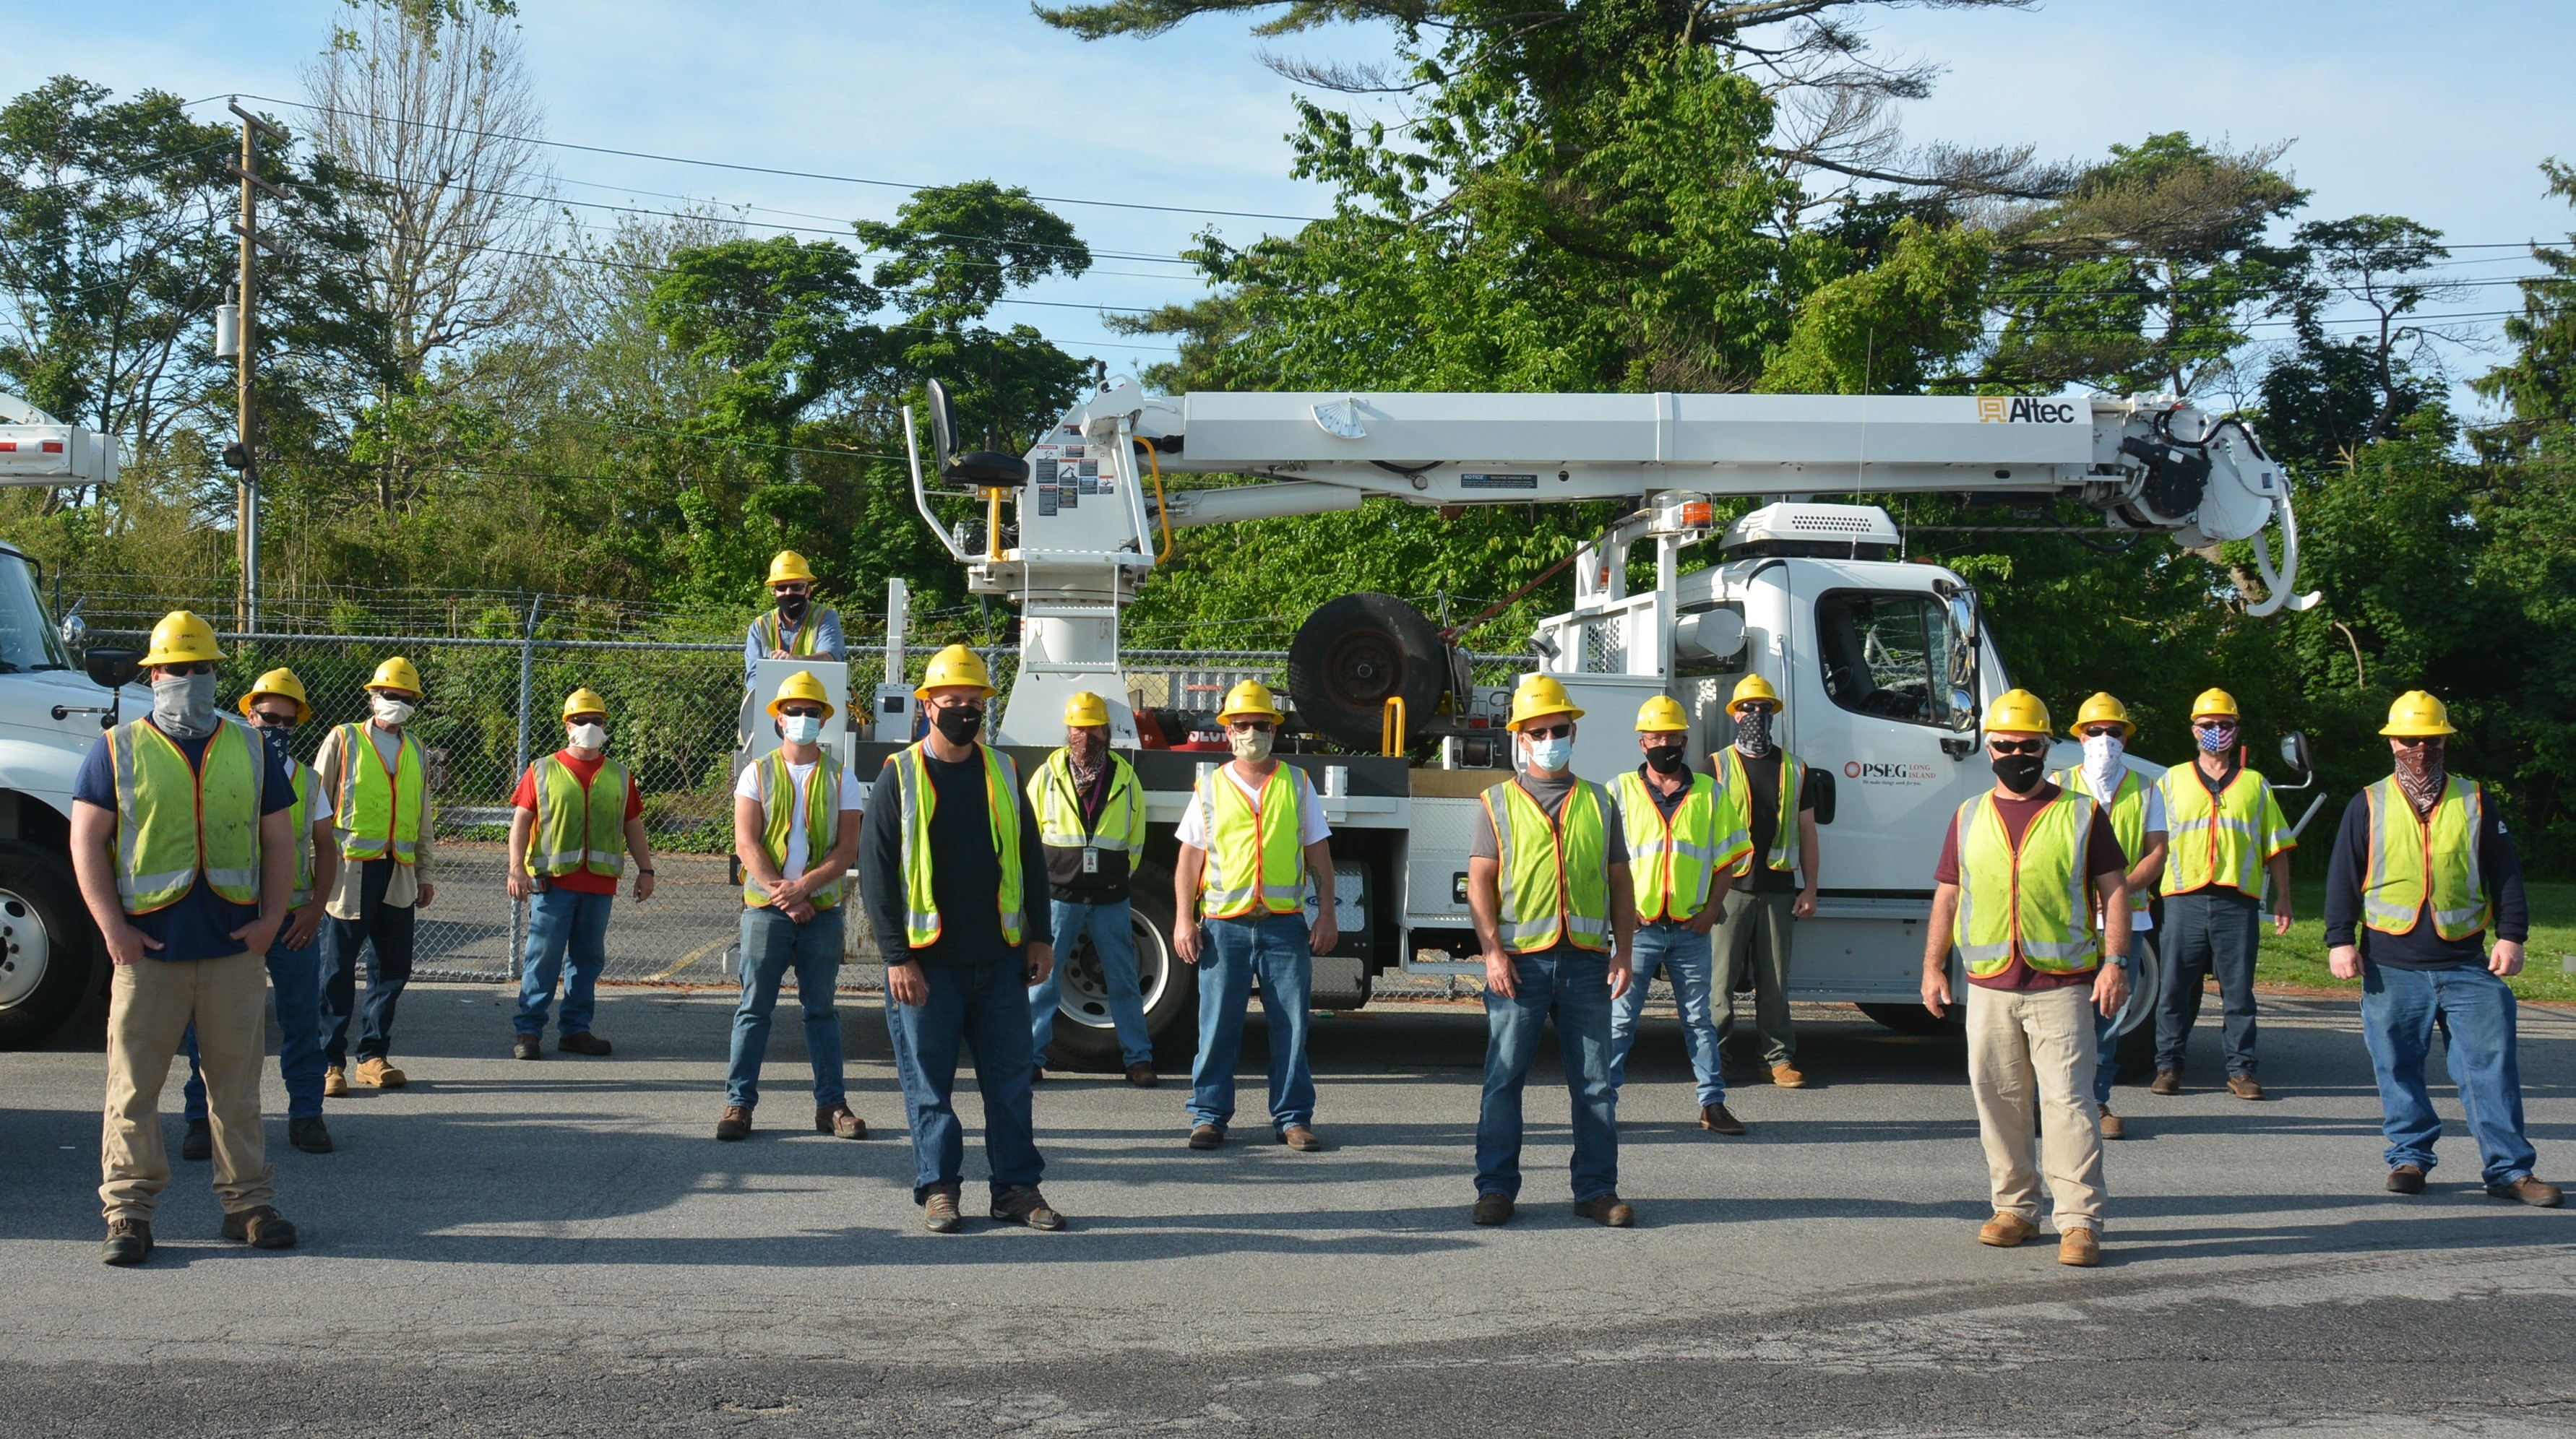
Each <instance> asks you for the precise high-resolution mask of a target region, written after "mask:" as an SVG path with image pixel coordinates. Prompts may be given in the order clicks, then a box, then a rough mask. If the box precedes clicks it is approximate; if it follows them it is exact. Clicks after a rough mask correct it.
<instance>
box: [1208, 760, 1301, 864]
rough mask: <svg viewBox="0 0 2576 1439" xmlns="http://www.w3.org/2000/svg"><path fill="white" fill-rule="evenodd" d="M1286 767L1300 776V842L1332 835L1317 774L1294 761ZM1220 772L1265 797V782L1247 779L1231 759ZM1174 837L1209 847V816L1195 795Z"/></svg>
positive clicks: (1251, 793)
mask: <svg viewBox="0 0 2576 1439" xmlns="http://www.w3.org/2000/svg"><path fill="white" fill-rule="evenodd" d="M1286 768H1287V770H1288V772H1289V773H1290V774H1293V775H1295V776H1297V813H1298V817H1299V818H1300V820H1301V821H1302V823H1301V824H1300V825H1299V826H1298V832H1297V843H1299V844H1301V845H1308V844H1313V843H1314V842H1315V841H1317V840H1319V839H1327V838H1330V837H1331V835H1332V833H1333V827H1332V826H1331V825H1329V824H1327V823H1325V822H1324V802H1323V801H1322V800H1320V799H1318V798H1316V796H1315V781H1314V778H1313V777H1312V776H1310V775H1308V774H1307V773H1306V772H1305V771H1304V770H1302V769H1299V768H1297V767H1296V766H1295V765H1293V764H1292V765H1289V766H1287V767H1286ZM1217 773H1219V774H1221V775H1224V776H1225V777H1226V778H1227V779H1230V780H1232V781H1234V787H1235V788H1236V789H1239V790H1241V791H1243V792H1244V794H1245V795H1246V796H1248V797H1250V798H1252V799H1256V800H1257V799H1259V798H1261V788H1262V787H1261V785H1257V784H1254V783H1253V782H1252V781H1250V780H1248V779H1245V778H1244V777H1243V775H1242V774H1241V773H1240V772H1239V771H1237V770H1236V769H1235V767H1234V764H1233V762H1232V761H1231V760H1229V761H1227V762H1226V763H1224V764H1221V765H1218V766H1217ZM1266 782H1267V781H1265V783H1266ZM1174 838H1177V839H1178V840H1180V842H1181V843H1183V844H1186V845H1188V846H1190V847H1191V848H1193V849H1205V848H1207V847H1208V827H1207V816H1206V814H1204V813H1202V812H1201V810H1200V808H1199V803H1198V800H1197V799H1196V798H1195V797H1193V798H1192V799H1191V801H1190V805H1189V808H1187V809H1185V810H1183V811H1181V827H1180V830H1179V832H1178V833H1177V834H1176V835H1175V836H1174Z"/></svg>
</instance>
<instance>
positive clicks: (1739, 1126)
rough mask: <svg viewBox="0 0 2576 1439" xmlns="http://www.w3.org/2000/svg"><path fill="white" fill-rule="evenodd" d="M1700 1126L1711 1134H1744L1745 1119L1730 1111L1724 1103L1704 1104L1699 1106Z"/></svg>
mask: <svg viewBox="0 0 2576 1439" xmlns="http://www.w3.org/2000/svg"><path fill="white" fill-rule="evenodd" d="M1699 1127H1700V1128H1702V1129H1705V1130H1707V1131H1708V1132H1709V1133H1711V1134H1742V1133H1743V1132H1744V1121H1743V1120H1741V1119H1738V1118H1736V1117H1735V1116H1734V1115H1733V1114H1730V1113H1728V1112H1727V1108H1726V1106H1725V1105H1723V1104H1703V1105H1701V1106H1700V1107H1699Z"/></svg>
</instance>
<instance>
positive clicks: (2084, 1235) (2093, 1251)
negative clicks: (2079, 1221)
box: [2057, 1229, 2102, 1269]
mask: <svg viewBox="0 0 2576 1439" xmlns="http://www.w3.org/2000/svg"><path fill="white" fill-rule="evenodd" d="M2057 1262H2058V1263H2060V1264H2065V1265H2070V1266H2072V1267H2074V1268H2077V1269H2090V1268H2092V1267H2093V1266H2095V1265H2097V1264H2100V1263H2101V1262H2102V1241H2101V1240H2100V1239H2099V1238H2097V1237H2096V1236H2095V1235H2094V1233H2093V1231H2092V1230H2090V1229H2066V1230H2060V1231H2059V1232H2058V1236H2057Z"/></svg>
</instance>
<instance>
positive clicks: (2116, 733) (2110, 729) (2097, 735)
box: [2084, 724, 2122, 739]
mask: <svg viewBox="0 0 2576 1439" xmlns="http://www.w3.org/2000/svg"><path fill="white" fill-rule="evenodd" d="M2121 733H2122V731H2121V729H2120V727H2119V726H2118V725H2115V724H2097V725H2088V726H2086V727H2085V730H2084V737H2085V738H2086V739H2105V738H2108V739H2118V738H2119V737H2120V735H2121Z"/></svg>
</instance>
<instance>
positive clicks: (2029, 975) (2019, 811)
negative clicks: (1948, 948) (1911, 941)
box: [1932, 784, 2129, 989]
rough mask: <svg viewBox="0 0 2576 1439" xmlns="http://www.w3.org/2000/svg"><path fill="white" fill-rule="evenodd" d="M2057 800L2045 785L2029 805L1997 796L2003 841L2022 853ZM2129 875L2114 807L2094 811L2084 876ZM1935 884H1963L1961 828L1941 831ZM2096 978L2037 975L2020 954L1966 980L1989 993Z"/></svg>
mask: <svg viewBox="0 0 2576 1439" xmlns="http://www.w3.org/2000/svg"><path fill="white" fill-rule="evenodd" d="M2058 794H2059V790H2058V787H2057V786H2056V785H2054V784H2042V785H2041V786H2040V787H2039V789H2038V790H2037V791H2036V792H2034V793H2033V794H2032V795H2031V797H2030V798H2028V799H2015V798H2013V797H2012V796H2010V795H2002V794H1999V795H1996V796H1994V801H1995V813H1996V814H1997V815H1998V816H2000V817H2001V818H2002V820H2003V822H2004V836H2005V837H2006V838H2007V839H2010V840H2011V841H2012V843H2013V845H2014V847H2015V848H2019V847H2020V845H2021V837H2022V836H2023V835H2025V834H2027V833H2029V832H2030V822H2031V821H2032V820H2034V819H2037V818H2038V817H2039V812H2040V811H2041V810H2043V809H2046V808H2048V805H2049V802H2050V801H2052V800H2054V799H2056V798H2057V796H2058ZM2128 869H2129V857H2128V856H2127V855H2125V854H2123V853H2121V851H2120V837H2119V836H2118V835H2116V834H2113V833H2112V832H2111V809H2110V806H2108V805H2098V804H2097V805H2095V806H2094V807H2093V832H2092V833H2091V834H2089V835H2087V836H2085V839H2084V873H2085V876H2086V877H2087V878H2099V877H2100V876H2102V875H2106V874H2125V873H2127V872H2128ZM1932 882H1933V883H1935V884H1957V883H1958V882H1959V826H1958V823H1957V822H1956V821H1955V820H1953V821H1952V822H1951V823H1950V824H1948V825H1946V826H1944V827H1943V828H1942V830H1941V862H1940V863H1939V864H1938V865H1935V866H1934V867H1933V870H1932ZM2087 922H2088V923H2089V922H2090V921H2089V919H2088V921H2087ZM2093 975H2094V971H2093V970H2091V969H2082V970H2077V971H2075V972H2074V973H2072V974H2052V973H2048V972H2046V971H2043V970H2037V969H2033V968H2031V967H2030V966H2029V965H2027V964H2024V963H2022V959H2021V954H2020V952H2019V951H2017V950H2016V951H2015V952H2014V954H2013V957H2012V958H2011V959H2008V960H2006V961H2004V967H2003V968H2002V969H1999V970H1997V971H1995V972H1994V973H1993V974H1988V975H1973V974H1972V975H1970V976H1968V983H1970V984H1974V985H1979V986H1981V987H1983V988H1986V989H2063V988H2065V987H2066V986H2068V985H2071V984H2091V983H2092V982H2093Z"/></svg>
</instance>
